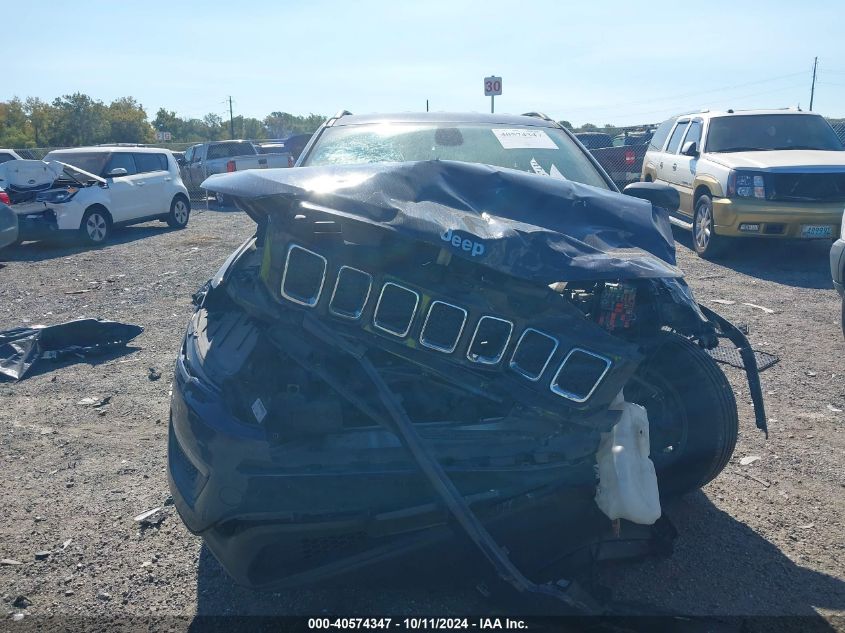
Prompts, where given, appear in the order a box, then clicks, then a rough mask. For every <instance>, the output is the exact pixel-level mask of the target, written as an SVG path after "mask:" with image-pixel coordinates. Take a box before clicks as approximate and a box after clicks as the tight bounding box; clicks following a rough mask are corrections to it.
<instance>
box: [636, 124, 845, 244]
mask: <svg viewBox="0 0 845 633" xmlns="http://www.w3.org/2000/svg"><path fill="white" fill-rule="evenodd" d="M642 179H643V180H645V181H654V182H662V183H668V184H669V185H671V186H672V187H674V188H675V189H677V190H678V193H679V194H680V198H681V205H680V208H679V209H678V212H677V214H675V215H674V216H672V217H671V218H670V219H671V220H672V222H673V223H674V224H676V225H678V226H682V227H684V228H686V229H688V230H692V232H693V244H694V246H695V250H696V252H697V253H698V254H699V255H701V256H702V257H712V256H715V255H718V254H719V253H720V252H721V251H722V250H723V249H724V247H725V246H726V245H727V244H728V242H729V240H730V239H731V238H734V237H750V236H759V237H764V238H799V239H818V238H823V239H830V238H833V237H835V236H837V235H838V234H839V230H840V223H841V221H842V209H843V207H845V151H843V147H842V143H841V141H840V140H839V139H838V137H837V136H836V133H835V132H834V131H833V128H831V127H830V125H829V124H828V123H827V121H825V119H824V118H822V117H821V116H819V115H818V114H813V113H811V112H800V111H796V110H747V111H742V112H734V111H733V110H728V111H727V112H701V113H698V114H689V115H682V116H675V117H672V118H671V119H669V120H668V121H665V122H664V123H663V124H662V125H661V126H660V127H659V128H658V129H657V131H656V132H655V134H654V137H653V138H652V140H651V143H650V144H649V147H648V151H647V152H646V155H645V159H644V160H643V171H642Z"/></svg>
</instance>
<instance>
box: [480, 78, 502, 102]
mask: <svg viewBox="0 0 845 633" xmlns="http://www.w3.org/2000/svg"><path fill="white" fill-rule="evenodd" d="M500 94H502V78H501V77H485V78H484V96H485V97H492V96H494V95H500Z"/></svg>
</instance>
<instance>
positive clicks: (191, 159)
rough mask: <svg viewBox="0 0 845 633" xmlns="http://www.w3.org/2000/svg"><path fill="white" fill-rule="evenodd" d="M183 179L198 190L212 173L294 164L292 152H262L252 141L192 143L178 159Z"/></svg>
mask: <svg viewBox="0 0 845 633" xmlns="http://www.w3.org/2000/svg"><path fill="white" fill-rule="evenodd" d="M178 162H179V170H180V171H181V173H182V182H184V183H185V186H186V187H187V188H188V190H189V191H191V192H198V191H199V190H200V185H201V184H202V182H203V180H205V179H206V178H208V177H209V176H211V175H212V174H224V173H226V172H231V171H243V170H245V169H267V168H270V167H292V166H293V162H294V161H293V157H292V156H291V154H290V153H289V152H279V153H274V154H261V153H259V151H258V148H256V146H255V145H253V144H252V143H251V142H250V141H215V142H213V143H200V144H198V145H192V146H191V147H189V148H188V149H187V151H186V152H185V156H184V158H182V159H180V160H179V161H178Z"/></svg>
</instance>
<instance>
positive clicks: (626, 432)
mask: <svg viewBox="0 0 845 633" xmlns="http://www.w3.org/2000/svg"><path fill="white" fill-rule="evenodd" d="M203 186H204V187H205V188H206V189H208V190H210V191H213V192H216V193H219V194H222V195H225V196H226V197H227V198H230V199H232V200H233V201H234V202H235V203H236V204H237V206H238V207H239V208H240V209H242V210H243V211H245V212H246V213H247V214H249V216H250V217H251V218H252V219H253V220H254V221H255V223H256V225H257V229H256V233H255V235H254V237H253V238H251V239H250V240H248V241H247V242H245V243H244V244H243V245H242V246H241V247H240V248H239V249H238V250H237V251H236V252H235V253H233V254H232V255H231V256H230V257H229V259H228V260H227V261H226V262H225V263H224V265H223V266H222V268H221V269H220V270H219V272H218V273H217V274H216V275H215V276H214V277H213V278H212V279H211V280H210V281H209V282H208V283H207V284H206V286H205V287H204V288H203V289H202V290H201V291H200V292H198V293H197V295H196V296H195V303H196V305H197V309H196V311H195V313H194V315H193V317H192V319H191V322H190V324H189V326H188V331H187V335H186V337H185V340H184V342H183V346H182V350H181V352H180V354H179V356H178V360H177V366H176V374H175V378H174V384H173V396H172V402H171V418H170V433H169V450H168V453H169V459H168V462H169V468H168V472H169V481H170V486H171V489H172V492H173V496H174V499H175V503H176V507H177V509H178V511H179V513H180V515H181V516H182V519H183V520H184V522H185V524H186V525H187V527H188V528H189V529H190V530H191V531H192V532H194V533H196V534H200V535H202V536H203V538H204V539H205V542H206V543H207V545H208V547H209V549H210V550H211V552H212V553H213V554H214V555H215V556H216V557H217V558H218V559H219V560H220V562H221V563H222V564H223V566H224V567H225V568H226V570H227V571H228V572H229V573H230V574H231V575H232V576H233V578H234V579H235V580H236V581H238V582H239V583H242V584H245V585H249V586H253V587H271V586H272V587H278V586H280V585H281V584H288V585H290V584H294V583H302V582H306V581H312V580H317V579H321V578H326V577H329V576H336V575H338V574H341V573H345V572H349V571H353V570H357V569H360V568H363V567H367V566H369V565H374V564H376V563H378V564H382V563H385V561H387V562H391V561H392V562H395V559H397V558H400V557H402V556H404V555H408V554H411V553H419V552H422V551H428V549H427V548H429V547H436V546H439V545H442V544H443V543H445V542H448V541H453V540H455V539H454V538H453V537H454V536H455V535H456V534H459V535H460V536H462V537H463V538H462V539H457V540H459V541H460V542H461V543H464V547H466V543H471V544H472V548H471V549H472V550H473V551H475V552H477V553H479V554H480V555H481V556H482V558H486V559H487V561H489V563H490V564H491V565H492V567H493V569H494V570H495V571H496V572H497V573H498V574H499V576H500V577H501V578H503V579H505V580H507V581H508V582H509V583H510V584H512V585H514V586H515V587H516V588H517V589H519V590H521V591H526V590H527V591H535V592H539V593H542V594H546V595H554V596H556V597H559V598H561V599H562V600H564V602H569V603H570V604H572V605H576V606H583V603H581V602H579V599H577V598H575V597H573V596H572V594H568V593H567V591H566V589H565V587H571V586H572V585H568V584H566V583H562V582H560V581H558V582H556V583H550V582H546V581H545V580H529V579H528V578H529V576H530V575H531V574H533V573H535V572H536V573H538V574H539V575H540V576H543V572H540V571H537V570H539V569H541V568H543V569H544V570H545V571H546V572H547V573H546V575H548V574H549V573H551V572H549V571H548V570H549V569H550V563H551V562H552V561H554V560H556V559H557V558H558V557H560V556H562V555H563V554H564V553H565V552H566V551H568V550H570V549H571V547H570V545H571V544H567V543H566V542H565V539H564V538H563V536H562V534H563V533H564V532H563V527H562V526H564V525H565V524H566V523H567V522H569V523H571V522H573V521H575V522H578V521H579V520H581V515H580V514H579V513H582V512H585V510H584V509H583V506H579V505H577V504H574V503H573V502H571V500H570V499H571V496H570V495H571V493H572V491H581V492H583V493H584V494H585V495H586V498H587V499H588V500H589V503H590V506H589V507H590V508H592V510H593V511H595V513H596V514H597V516H599V517H600V520H599V521H598V523H597V524H596V525H597V526H598V527H597V528H596V531H595V538H596V539H598V538H599V534H600V533H602V534H604V532H603V531H602V530H604V528H605V527H608V526H612V528H613V530H612V532H613V534H612V535H611V536H610V537H607V538H610V539H613V538H616V539H623V538H624V536H625V534H626V532H627V531H630V532H631V533H634V532H636V530H637V529H638V528H640V527H642V526H652V525H654V524H656V523H657V522H659V521H660V520H661V519H660V517H661V506H660V500H661V498H666V497H667V496H671V495H677V494H681V493H684V492H687V491H690V490H694V489H697V488H699V487H701V486H703V485H704V484H706V483H707V482H708V481H710V480H711V479H713V478H714V477H716V476H717V475H718V474H719V472H720V471H721V470H722V469H723V468H724V466H725V464H726V463H727V462H728V460H729V459H730V457H731V454H732V452H733V449H734V445H735V443H736V438H737V424H738V420H737V407H736V402H735V400H734V394H733V391H732V389H731V386H730V385H729V383H728V381H727V379H726V377H725V375H724V374H723V373H722V371H721V369H720V367H719V365H718V364H717V362H716V360H717V359H719V360H722V361H724V360H725V359H727V360H728V362H731V363H732V364H734V365H735V366H736V367H740V368H744V370H745V373H746V377H747V381H748V386H749V391H750V393H751V396H752V399H753V402H754V410H755V416H756V423H757V426H758V427H759V428H761V429H762V430H764V431H765V428H766V418H765V412H764V409H763V400H762V392H761V388H760V381H759V368H758V365H757V357H756V356H755V352H754V351H753V350H752V349H751V348H750V346H749V343H748V341H747V339H746V337H745V335H744V334H743V333H742V332H741V331H740V330H739V329H737V328H736V327H734V326H733V325H731V324H730V323H729V322H727V321H726V320H724V319H722V318H721V317H719V316H718V315H717V314H715V313H714V312H712V311H710V310H709V309H707V308H705V307H702V306H699V305H698V304H697V303H696V301H695V300H694V298H693V296H692V293H691V291H690V289H689V288H688V286H687V285H686V283H685V282H684V280H683V274H682V273H681V272H680V270H679V269H678V268H677V267H676V265H675V264H676V262H675V251H674V242H673V239H672V232H671V229H670V224H669V219H668V211H667V208H666V207H670V208H669V211H673V210H674V209H671V207H672V206H674V207H675V208H676V207H677V204H678V200H677V194H676V193H674V192H673V191H671V190H667V188H665V187H663V186H662V185H657V184H646V183H637V184H635V185H632V186H630V187H629V188H628V189H626V193H628V194H630V195H624V194H622V193H620V192H619V191H617V190H616V188H615V187H614V185H613V183H612V181H611V180H610V179H609V178H608V177H607V175H606V174H605V173H604V171H603V170H602V169H601V167H600V166H599V165H598V164H597V163H596V162H595V160H593V159H592V158H591V157H590V155H589V153H588V152H586V151H585V150H584V148H583V147H582V146H581V145H580V144H579V143H578V142H577V140H575V138H574V137H573V136H572V135H571V134H570V133H569V132H568V131H567V130H565V129H563V128H562V127H561V126H559V125H558V124H557V123H555V122H554V121H551V120H550V119H548V118H546V117H544V116H542V115H537V114H531V115H524V116H506V115H479V114H443V113H439V114H402V115H395V116H389V115H378V116H353V115H350V114H349V113H347V112H342V113H340V114H338V115H337V116H335V117H333V118H331V119H329V120H328V121H327V122H326V123H325V124H324V125H323V126H322V127H321V128H320V129H319V130H318V131H317V132H316V133H315V134H314V136H313V138H312V140H311V141H310V142H309V145H308V146H307V147H306V148H305V150H304V151H303V153H302V155H301V157H300V159H299V162H298V164H297V168H295V169H279V170H273V169H268V170H250V171H245V172H238V173H232V174H222V175H218V176H212V177H210V178H209V179H208V180H206V181H205V183H204V185H203ZM731 359H733V360H731ZM601 538H605V537H604V536H602V537H601ZM444 560H446V559H444ZM529 572H530V573H529ZM535 578H536V576H535Z"/></svg>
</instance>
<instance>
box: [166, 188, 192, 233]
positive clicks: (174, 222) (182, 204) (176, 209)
mask: <svg viewBox="0 0 845 633" xmlns="http://www.w3.org/2000/svg"><path fill="white" fill-rule="evenodd" d="M190 216H191V203H190V202H189V201H188V199H187V198H186V197H185V196H183V195H178V196H175V197H174V198H173V202H171V203H170V213H168V214H167V219H166V220H165V221H166V222H167V224H168V226H172V227H173V228H174V229H184V228H185V227H186V226H188V218H190Z"/></svg>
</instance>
